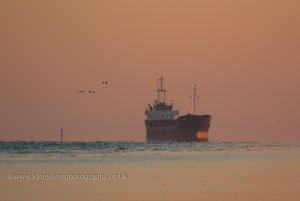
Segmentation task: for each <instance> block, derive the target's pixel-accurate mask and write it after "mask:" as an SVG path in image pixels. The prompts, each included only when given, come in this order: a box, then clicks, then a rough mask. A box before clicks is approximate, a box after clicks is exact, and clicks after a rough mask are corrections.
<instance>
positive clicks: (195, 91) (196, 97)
mask: <svg viewBox="0 0 300 201" xmlns="http://www.w3.org/2000/svg"><path fill="white" fill-rule="evenodd" d="M190 98H192V96H191V97H190ZM198 98H199V96H198V95H197V87H196V84H194V94H193V100H194V115H196V99H198Z"/></svg>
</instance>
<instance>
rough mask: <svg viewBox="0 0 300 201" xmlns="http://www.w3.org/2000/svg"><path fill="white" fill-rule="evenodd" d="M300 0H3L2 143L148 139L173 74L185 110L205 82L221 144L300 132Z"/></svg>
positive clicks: (206, 106) (294, 136)
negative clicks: (159, 86)
mask: <svg viewBox="0 0 300 201" xmlns="http://www.w3.org/2000/svg"><path fill="white" fill-rule="evenodd" d="M299 6H300V3H299V1H298V0H244V1H240V0H228V1H224V0H202V1H198V0H185V1H172V0H159V1H158V0H151V1H148V0H126V1H124V0H107V1H105V0H99V1H96V0H95V1H91V0H90V1H75V0H69V1H66V0H59V1H56V0H51V1H50V0H49V1H40V0H36V1H33V0H27V1H21V0H19V1H14V0H2V1H1V2H0V26H1V31H0V47H1V48H0V51H1V52H0V97H1V98H0V140H59V132H60V128H61V127H63V128H64V129H65V138H66V140H126V141H128V140H137V141H143V140H144V139H145V135H146V133H145V128H144V118H145V117H144V110H145V108H146V105H147V104H148V103H152V102H153V100H154V98H155V95H156V94H155V91H154V90H155V84H156V79H157V78H158V77H159V76H160V75H161V74H162V75H164V76H165V78H166V81H167V83H166V84H167V87H168V97H167V99H168V100H170V99H172V100H175V102H174V104H175V106H176V109H179V110H180V113H181V114H185V113H187V112H191V111H192V104H191V101H190V100H189V95H190V94H191V93H192V87H193V84H194V83H196V84H197V85H198V93H199V95H200V99H199V102H198V112H199V113H208V114H211V115H212V125H211V130H210V132H209V136H210V140H211V141H241V140H253V141H290V142H293V141H300V134H299V126H298V125H299V119H300V118H299V116H300V109H299V108H300V107H299V103H300V93H299V88H300V55H299V53H300V38H299V36H300V26H299V24H300V12H299ZM102 80H108V81H109V85H108V86H107V87H104V86H101V84H100V82H101V81H102ZM79 89H83V90H87V89H92V90H95V91H96V92H97V93H96V94H95V95H94V96H92V95H90V96H88V95H77V94H76V91H77V90H79ZM278 120H280V121H278Z"/></svg>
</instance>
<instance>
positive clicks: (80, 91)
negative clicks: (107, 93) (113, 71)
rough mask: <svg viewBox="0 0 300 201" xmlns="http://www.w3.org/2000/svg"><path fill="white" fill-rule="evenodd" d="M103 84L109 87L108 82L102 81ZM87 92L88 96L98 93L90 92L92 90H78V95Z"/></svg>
mask: <svg viewBox="0 0 300 201" xmlns="http://www.w3.org/2000/svg"><path fill="white" fill-rule="evenodd" d="M101 83H102V84H103V85H107V84H108V81H102V82H101ZM85 92H87V93H88V94H93V95H94V94H95V93H96V91H94V90H90V89H88V90H87V91H85V90H78V91H77V93H78V94H84V93H85Z"/></svg>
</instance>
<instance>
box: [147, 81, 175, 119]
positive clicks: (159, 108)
mask: <svg viewBox="0 0 300 201" xmlns="http://www.w3.org/2000/svg"><path fill="white" fill-rule="evenodd" d="M158 81H159V86H158V87H157V89H156V91H157V99H156V100H155V101H154V103H153V105H150V104H148V108H147V109H146V112H145V114H146V116H147V120H148V121H151V120H175V118H176V115H179V112H178V111H175V110H173V104H172V103H166V91H167V90H166V89H165V88H164V78H163V77H162V76H161V77H160V79H158Z"/></svg>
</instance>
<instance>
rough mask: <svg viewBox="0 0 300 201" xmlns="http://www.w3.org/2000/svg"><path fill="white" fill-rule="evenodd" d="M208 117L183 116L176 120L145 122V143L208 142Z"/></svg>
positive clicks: (209, 117) (209, 119)
mask: <svg viewBox="0 0 300 201" xmlns="http://www.w3.org/2000/svg"><path fill="white" fill-rule="evenodd" d="M210 121H211V116H210V115H184V116H180V117H178V118H177V119H176V120H156V121H148V120H146V121H145V125H146V132H147V136H146V139H147V142H159V141H169V142H172V141H174V142H208V130H209V128H210Z"/></svg>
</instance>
